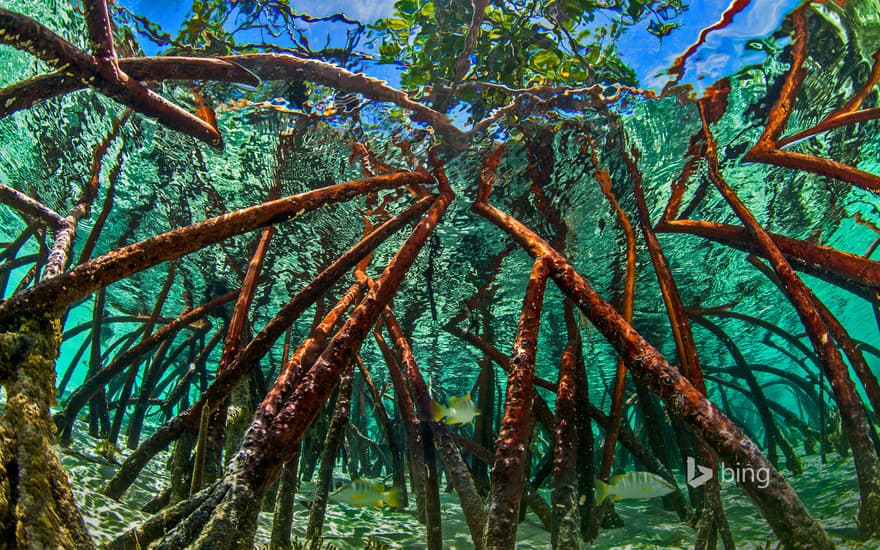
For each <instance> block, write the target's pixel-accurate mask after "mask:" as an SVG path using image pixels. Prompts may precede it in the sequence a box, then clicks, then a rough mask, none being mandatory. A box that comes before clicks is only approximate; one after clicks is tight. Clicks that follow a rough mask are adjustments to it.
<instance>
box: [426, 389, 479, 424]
mask: <svg viewBox="0 0 880 550" xmlns="http://www.w3.org/2000/svg"><path fill="white" fill-rule="evenodd" d="M478 414H480V411H479V410H478V409H477V407H476V405H474V401H473V399H471V394H470V392H468V393H466V394H464V395H463V396H461V397H450V398H449V402H448V403H447V404H446V406H445V407H444V406H443V405H441V404H440V403H437V402H436V401H434V400H433V399H432V400H431V420H433V421H434V422H439V421H440V420H443V421H444V422H446V423H447V424H470V423H471V422H473V420H474V417H475V416H477V415H478Z"/></svg>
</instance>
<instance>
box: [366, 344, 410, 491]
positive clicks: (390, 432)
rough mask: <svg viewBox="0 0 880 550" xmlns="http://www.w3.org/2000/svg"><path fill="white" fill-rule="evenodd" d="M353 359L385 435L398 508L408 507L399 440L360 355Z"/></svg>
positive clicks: (380, 396)
mask: <svg viewBox="0 0 880 550" xmlns="http://www.w3.org/2000/svg"><path fill="white" fill-rule="evenodd" d="M355 359H356V361H357V366H358V370H359V371H360V372H361V375H362V376H363V377H364V384H365V385H366V386H367V389H368V390H369V392H370V397H371V398H372V399H373V406H374V407H375V410H376V423H377V424H379V427H380V428H381V429H382V433H383V434H384V435H385V441H386V442H387V443H388V450H389V451H390V453H391V473H392V476H393V480H394V482H393V485H394V488H395V489H397V491H398V492H399V496H400V498H399V501H400V507H401V508H406V507H407V506H408V503H407V501H408V497H407V492H406V471H405V470H404V467H403V449H402V448H401V447H400V440H399V438H398V436H397V434H396V433H395V430H394V427H393V426H392V425H391V420H390V419H389V417H388V411H386V410H385V404H384V403H383V402H382V394H380V393H379V390H378V388H376V383H375V382H374V381H373V376H372V375H371V374H370V371H369V370H368V369H367V367H366V365H364V362H363V360H362V359H361V356H360V355H358V356H357V357H356V358H355Z"/></svg>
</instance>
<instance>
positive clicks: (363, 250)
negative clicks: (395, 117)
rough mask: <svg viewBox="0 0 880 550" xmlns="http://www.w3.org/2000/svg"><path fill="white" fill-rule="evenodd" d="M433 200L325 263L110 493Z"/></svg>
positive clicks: (146, 447) (147, 445) (128, 463)
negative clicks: (327, 264)
mask: <svg viewBox="0 0 880 550" xmlns="http://www.w3.org/2000/svg"><path fill="white" fill-rule="evenodd" d="M433 200H434V199H433V196H428V197H424V198H422V199H420V200H419V201H417V202H416V203H415V204H414V205H413V206H411V207H409V208H408V209H407V210H406V211H404V212H403V213H401V214H400V215H399V216H395V217H394V218H392V219H390V220H388V221H387V222H385V223H383V224H382V225H380V226H379V227H377V228H376V229H375V230H373V231H372V232H371V233H370V234H369V235H367V236H366V237H364V238H363V239H361V240H360V241H359V242H358V243H357V244H356V245H355V246H354V247H352V248H351V249H350V250H349V251H348V252H346V253H345V254H343V255H342V256H340V257H339V258H338V259H337V260H336V261H335V262H333V263H332V264H330V265H329V266H328V267H327V268H326V269H324V270H323V271H322V272H321V273H320V274H319V275H318V276H317V277H315V278H314V279H313V280H312V281H311V282H309V284H307V285H306V286H305V288H303V289H302V290H301V291H300V292H298V293H297V294H296V296H294V297H293V298H292V299H291V300H290V301H288V302H287V303H286V304H284V305H283V306H282V307H281V309H280V310H279V311H278V313H276V314H275V317H273V318H272V320H271V321H269V323H267V324H266V326H265V327H264V328H263V330H261V331H260V333H259V334H257V336H255V337H254V338H253V340H251V341H250V342H249V343H248V345H247V346H245V348H244V349H243V350H242V351H241V353H240V354H239V355H238V357H236V360H235V362H234V363H233V364H232V365H230V367H229V369H228V370H227V371H225V372H224V373H222V374H221V376H218V377H217V378H215V379H214V381H213V382H211V385H210V386H209V387H208V388H207V389H206V390H205V392H203V394H202V396H201V397H199V399H198V401H196V403H194V404H193V405H192V406H191V407H190V408H189V409H187V410H186V411H184V412H182V413H180V414H178V415H177V416H175V417H174V418H173V419H171V420H169V421H168V422H166V423H165V424H164V425H163V426H162V427H161V428H159V429H158V430H156V431H155V432H153V434H152V435H151V436H150V437H149V438H148V439H147V440H145V441H144V442H143V444H141V445H140V446H139V447H138V448H137V449H136V450H135V451H134V452H133V453H131V454H130V455H129V456H128V458H127V459H126V460H125V462H123V464H122V468H120V469H119V471H118V472H116V475H115V476H113V478H112V479H111V480H110V482H109V483H108V484H107V487H106V488H105V490H104V494H106V495H107V496H109V497H111V498H117V499H118V498H120V497H121V496H122V494H123V493H124V492H125V491H126V490H127V489H128V488H129V487H130V486H131V484H132V483H134V480H135V479H136V478H137V475H138V473H139V472H140V471H141V469H143V467H144V466H145V465H146V464H147V462H149V461H150V459H151V458H153V456H155V454H156V453H158V452H159V451H161V450H162V449H164V448H165V447H167V446H168V444H169V443H171V442H172V441H174V440H175V439H176V438H177V437H178V436H179V435H180V433H181V431H182V430H184V429H194V428H197V427H198V422H199V419H200V418H201V414H202V412H201V411H202V407H203V406H204V405H205V403H207V402H209V401H210V402H218V401H219V400H222V399H225V398H226V396H227V395H229V392H231V391H232V389H233V388H234V387H235V386H237V385H238V383H239V382H240V381H241V380H242V379H244V377H245V376H247V375H248V374H249V373H250V371H251V369H252V368H254V367H255V365H257V364H259V361H260V359H261V358H262V357H263V356H264V355H266V353H268V352H269V350H270V349H271V348H272V345H273V344H274V343H275V341H276V340H277V339H278V338H279V337H281V335H282V334H284V332H285V331H286V330H287V329H288V328H289V327H290V326H291V325H292V324H293V323H294V322H295V321H296V319H297V318H299V316H300V315H301V314H302V313H303V312H304V311H305V310H306V309H308V308H309V307H310V306H311V305H312V304H313V303H315V301H316V300H317V299H318V298H320V297H321V296H322V295H323V294H324V293H325V292H326V291H327V290H328V289H329V288H330V287H331V286H333V284H334V283H335V282H336V281H337V280H338V279H339V278H340V277H341V276H342V275H343V274H344V273H345V272H346V271H348V270H349V269H351V268H352V267H354V266H355V265H356V264H357V263H358V261H360V260H361V259H362V258H363V257H364V256H366V255H367V254H368V253H369V252H370V251H372V250H373V249H374V248H375V247H376V246H378V245H379V244H380V243H382V242H383V241H384V240H385V239H386V238H388V236H390V235H391V234H392V233H394V232H395V231H396V230H397V229H399V228H400V227H402V226H403V225H404V224H406V223H408V222H409V221H411V220H412V219H413V218H415V217H416V216H418V215H420V214H422V213H423V212H424V211H425V209H426V208H428V207H429V206H430V204H431V201H433Z"/></svg>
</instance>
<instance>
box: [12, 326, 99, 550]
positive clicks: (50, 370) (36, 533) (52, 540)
mask: <svg viewBox="0 0 880 550" xmlns="http://www.w3.org/2000/svg"><path fill="white" fill-rule="evenodd" d="M0 331H4V332H0V333H2V334H9V333H10V332H12V333H15V334H18V335H20V337H21V338H24V339H25V340H26V341H27V348H26V351H25V352H24V353H21V351H22V350H19V351H18V352H17V353H14V354H9V353H3V354H2V356H0V362H2V363H3V364H2V365H0V372H8V373H10V375H9V377H8V378H6V379H5V380H3V386H4V388H5V390H6V405H5V406H4V408H3V412H2V416H0V537H2V538H3V540H4V541H5V542H6V543H8V544H11V545H12V546H13V547H15V548H78V549H79V548H83V549H90V548H94V546H93V544H92V541H91V539H90V537H89V535H88V532H87V531H86V528H85V525H84V523H83V520H82V517H81V516H80V515H79V512H78V511H77V509H76V505H75V504H74V501H73V495H72V494H71V491H70V486H69V484H68V481H67V473H66V472H65V471H64V469H62V467H61V463H60V462H59V461H58V457H57V456H56V455H55V453H54V451H53V450H52V447H51V443H50V437H51V435H52V432H53V431H54V425H53V424H52V419H51V417H50V416H49V407H50V406H51V405H52V404H53V402H54V400H55V368H54V367H55V357H56V355H57V354H58V347H59V344H60V341H61V331H60V326H59V322H58V319H57V318H54V317H53V316H51V315H49V314H46V313H42V314H40V313H32V314H30V315H25V316H22V319H21V321H20V323H18V324H17V325H15V326H9V325H0ZM4 340H8V338H4ZM7 349H8V348H7ZM5 351H7V350H4V352H5ZM9 362H14V363H13V364H7V363H9Z"/></svg>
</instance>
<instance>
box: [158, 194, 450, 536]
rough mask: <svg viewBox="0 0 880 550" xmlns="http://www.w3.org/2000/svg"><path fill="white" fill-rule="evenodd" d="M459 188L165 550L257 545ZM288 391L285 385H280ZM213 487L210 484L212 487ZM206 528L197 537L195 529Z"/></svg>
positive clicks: (429, 217)
mask: <svg viewBox="0 0 880 550" xmlns="http://www.w3.org/2000/svg"><path fill="white" fill-rule="evenodd" d="M452 197H453V194H452V191H451V190H450V189H449V188H448V186H443V185H442V182H441V193H440V195H439V196H438V197H437V199H435V200H434V202H433V204H432V205H431V208H430V209H429V210H428V212H427V213H426V214H425V215H424V216H423V217H422V219H421V220H420V221H419V223H418V224H417V225H416V227H415V229H413V231H412V233H411V235H410V237H409V238H408V239H407V240H406V242H405V243H404V244H403V246H402V247H401V248H400V249H399V250H398V252H397V254H395V256H394V257H393V258H392V260H391V262H390V263H389V264H388V265H387V266H386V268H385V270H384V271H383V272H382V275H381V276H380V277H379V278H378V279H377V280H376V284H375V285H374V286H373V287H372V288H371V289H370V291H369V292H368V293H367V296H366V297H365V298H364V299H363V300H362V301H361V303H360V304H359V305H358V306H357V307H356V308H355V310H354V312H353V313H352V315H351V316H350V317H349V319H348V320H347V321H346V322H345V324H344V325H343V326H342V328H341V329H340V330H339V331H338V332H337V333H336V335H335V336H334V337H333V339H332V340H331V341H330V343H329V344H328V345H327V347H326V349H325V350H324V352H323V353H322V354H321V356H320V357H319V358H318V359H317V361H315V363H314V365H312V367H311V368H310V369H309V370H308V371H307V372H306V373H305V374H304V375H303V376H302V379H301V381H300V383H299V384H298V385H297V386H296V388H295V389H294V390H293V391H292V393H291V395H290V397H289V399H287V400H286V401H285V402H284V403H282V404H281V406H280V407H278V408H276V407H275V402H276V399H275V398H273V393H274V392H276V388H274V387H273V389H272V391H270V394H269V395H268V396H267V398H266V400H264V402H263V403H262V404H261V405H260V408H259V409H258V411H257V413H256V414H255V415H254V419H253V421H252V423H251V426H250V428H249V429H248V431H247V433H246V434H245V437H244V441H243V442H242V444H241V447H240V448H239V452H238V453H237V454H236V456H235V457H234V458H233V459H232V461H231V462H230V463H229V466H228V468H227V471H226V476H225V477H224V479H223V480H222V481H220V482H218V483H217V485H220V486H223V487H227V488H228V489H229V493H228V494H227V495H225V496H224V497H223V499H222V501H221V502H220V503H218V504H217V505H216V506H214V507H213V508H212V510H211V511H210V512H209V513H207V514H193V515H192V516H190V517H188V518H186V519H185V520H184V521H182V522H181V523H180V524H179V525H178V526H177V527H176V528H175V529H174V530H173V531H171V532H170V533H168V534H167V535H166V536H165V537H163V539H162V540H161V541H160V542H159V543H158V544H157V548H168V549H170V548H175V549H176V548H181V547H184V546H186V545H189V544H192V545H194V546H193V547H194V548H250V547H251V545H252V544H253V537H254V534H255V531H256V520H257V515H258V513H259V510H260V503H261V502H262V499H263V496H264V495H265V493H266V491H267V490H268V489H269V486H270V485H271V484H272V483H273V482H274V481H275V480H276V479H277V477H278V473H279V470H280V468H281V466H282V465H283V464H284V463H286V462H287V461H289V460H290V458H291V457H292V455H293V454H294V453H295V449H296V445H297V444H298V443H299V442H300V440H301V439H302V436H303V434H304V433H305V431H306V429H307V428H308V427H309V425H310V424H311V423H312V422H313V421H314V419H315V416H316V415H317V414H318V411H319V410H320V408H321V407H322V406H323V404H324V403H325V402H326V400H327V398H328V397H329V395H330V392H331V390H332V388H333V386H334V382H335V381H336V380H337V379H338V377H339V374H340V373H341V371H342V370H343V368H345V366H346V365H347V364H348V363H349V362H350V361H352V360H353V359H354V355H355V354H356V353H357V351H358V348H359V347H360V345H361V343H362V342H363V339H364V337H365V336H366V335H367V334H368V332H369V330H370V328H371V327H372V325H373V324H375V322H376V320H377V319H378V317H379V315H380V314H381V313H382V310H383V309H384V308H385V306H386V305H387V304H388V302H389V301H390V300H391V298H392V297H393V296H394V293H395V292H396V290H397V288H398V287H399V285H400V283H401V281H402V280H403V278H404V276H405V275H406V273H407V271H408V269H409V268H410V267H411V266H412V264H413V262H414V261H415V259H416V255H417V254H418V252H419V250H420V249H421V248H422V246H423V245H424V244H425V242H427V240H428V238H429V237H430V235H431V234H432V233H433V230H434V227H436V225H437V223H438V222H439V219H440V217H441V216H442V215H443V212H445V211H446V208H447V206H448V205H449V203H450V201H451V200H452ZM279 391H282V393H286V392H283V390H279ZM206 490H207V489H206ZM197 532H198V533H200V534H199V535H198V537H197V538H196V537H195V536H193V535H194V533H197Z"/></svg>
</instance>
